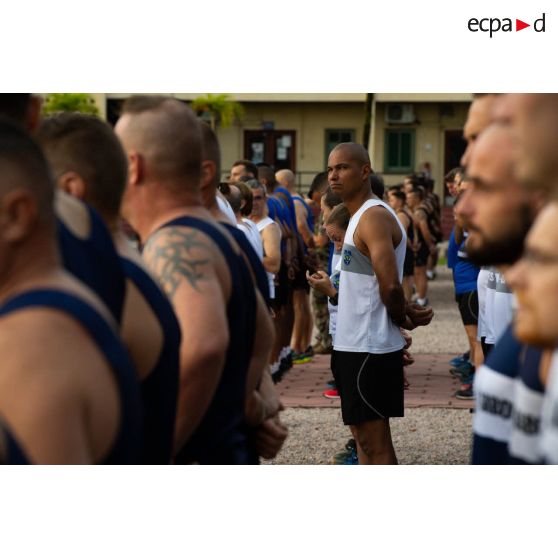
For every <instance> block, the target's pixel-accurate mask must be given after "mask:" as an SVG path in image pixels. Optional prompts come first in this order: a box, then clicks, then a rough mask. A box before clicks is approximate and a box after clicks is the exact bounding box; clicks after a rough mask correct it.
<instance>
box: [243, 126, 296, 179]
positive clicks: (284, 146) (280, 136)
mask: <svg viewBox="0 0 558 558" xmlns="http://www.w3.org/2000/svg"><path fill="white" fill-rule="evenodd" d="M244 158H245V159H249V160H250V161H252V162H253V163H255V164H256V165H257V164H258V163H267V164H268V165H271V166H272V167H273V168H274V169H275V170H276V171H278V170H281V169H291V170H292V171H293V172H296V132H295V131H293V130H245V131H244Z"/></svg>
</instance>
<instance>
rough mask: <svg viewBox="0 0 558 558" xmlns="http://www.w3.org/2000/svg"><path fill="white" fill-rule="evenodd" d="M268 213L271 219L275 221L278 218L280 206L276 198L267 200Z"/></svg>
mask: <svg viewBox="0 0 558 558" xmlns="http://www.w3.org/2000/svg"><path fill="white" fill-rule="evenodd" d="M267 212H268V215H269V217H271V218H272V219H273V220H274V221H275V220H276V219H277V218H278V215H279V204H278V203H277V200H276V199H275V198H270V197H268V198H267Z"/></svg>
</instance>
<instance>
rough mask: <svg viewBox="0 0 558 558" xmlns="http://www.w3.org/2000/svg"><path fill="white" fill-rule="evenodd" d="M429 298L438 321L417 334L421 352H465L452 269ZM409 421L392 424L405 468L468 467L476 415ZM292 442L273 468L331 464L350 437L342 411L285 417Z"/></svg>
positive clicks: (420, 416)
mask: <svg viewBox="0 0 558 558" xmlns="http://www.w3.org/2000/svg"><path fill="white" fill-rule="evenodd" d="M428 298H429V301H430V305H431V306H432V307H433V308H434V312H435V317H434V319H433V320H432V323H431V324H430V325H429V326H428V327H423V328H419V329H417V330H415V331H414V332H413V346H412V351H413V352H415V353H456V354H458V353H461V352H463V351H464V350H465V349H466V347H467V338H466V336H465V331H464V329H463V326H462V325H461V319H460V317H459V312H458V310H457V305H456V303H455V301H454V297H453V283H452V281H451V275H450V273H449V271H448V270H447V269H446V268H442V267H439V268H438V277H437V278H436V280H435V281H431V282H430V283H429V292H428ZM405 415H406V416H405V418H399V419H392V421H391V429H392V437H393V443H394V446H395V451H396V453H397V456H398V459H399V462H400V463H401V464H405V465H415V464H416V465H419V464H421V465H422V464H431V465H435V464H439V465H456V464H467V463H469V459H470V451H471V425H472V416H473V415H472V414H471V413H470V412H469V411H468V410H466V409H465V410H463V409H429V408H420V409H416V408H415V409H406V410H405ZM282 418H283V421H284V422H285V423H286V424H287V426H288V427H289V438H288V439H287V441H286V443H285V445H284V447H283V449H282V450H281V452H280V453H279V455H278V456H277V457H276V459H274V460H273V461H269V462H267V463H269V464H283V465H284V464H291V465H309V464H327V463H329V462H330V460H331V458H332V457H333V455H334V454H335V453H337V452H338V451H340V450H342V449H343V446H344V444H345V442H346V441H347V439H348V438H349V437H350V434H349V430H348V428H347V427H345V426H344V425H343V422H342V420H341V413H340V411H339V409H302V408H290V409H287V410H286V411H285V412H284V413H283V415H282Z"/></svg>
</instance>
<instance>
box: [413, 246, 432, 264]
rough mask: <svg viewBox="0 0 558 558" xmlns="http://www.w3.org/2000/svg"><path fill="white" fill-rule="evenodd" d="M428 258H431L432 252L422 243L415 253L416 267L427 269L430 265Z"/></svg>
mask: <svg viewBox="0 0 558 558" xmlns="http://www.w3.org/2000/svg"><path fill="white" fill-rule="evenodd" d="M428 256H430V250H429V249H428V246H427V245H426V244H424V243H422V244H421V245H420V248H419V249H418V251H417V252H415V267H425V266H426V264H427V263H428Z"/></svg>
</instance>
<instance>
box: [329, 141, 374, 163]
mask: <svg viewBox="0 0 558 558" xmlns="http://www.w3.org/2000/svg"><path fill="white" fill-rule="evenodd" d="M336 151H342V152H343V154H344V155H345V156H346V157H347V159H349V160H350V161H354V162H355V163H358V164H360V165H370V155H369V154H368V151H367V150H366V148H365V147H364V146H363V145H361V144H360V143H353V142H347V143H340V144H339V145H336V146H335V147H334V148H333V149H332V151H331V153H335V152H336Z"/></svg>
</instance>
